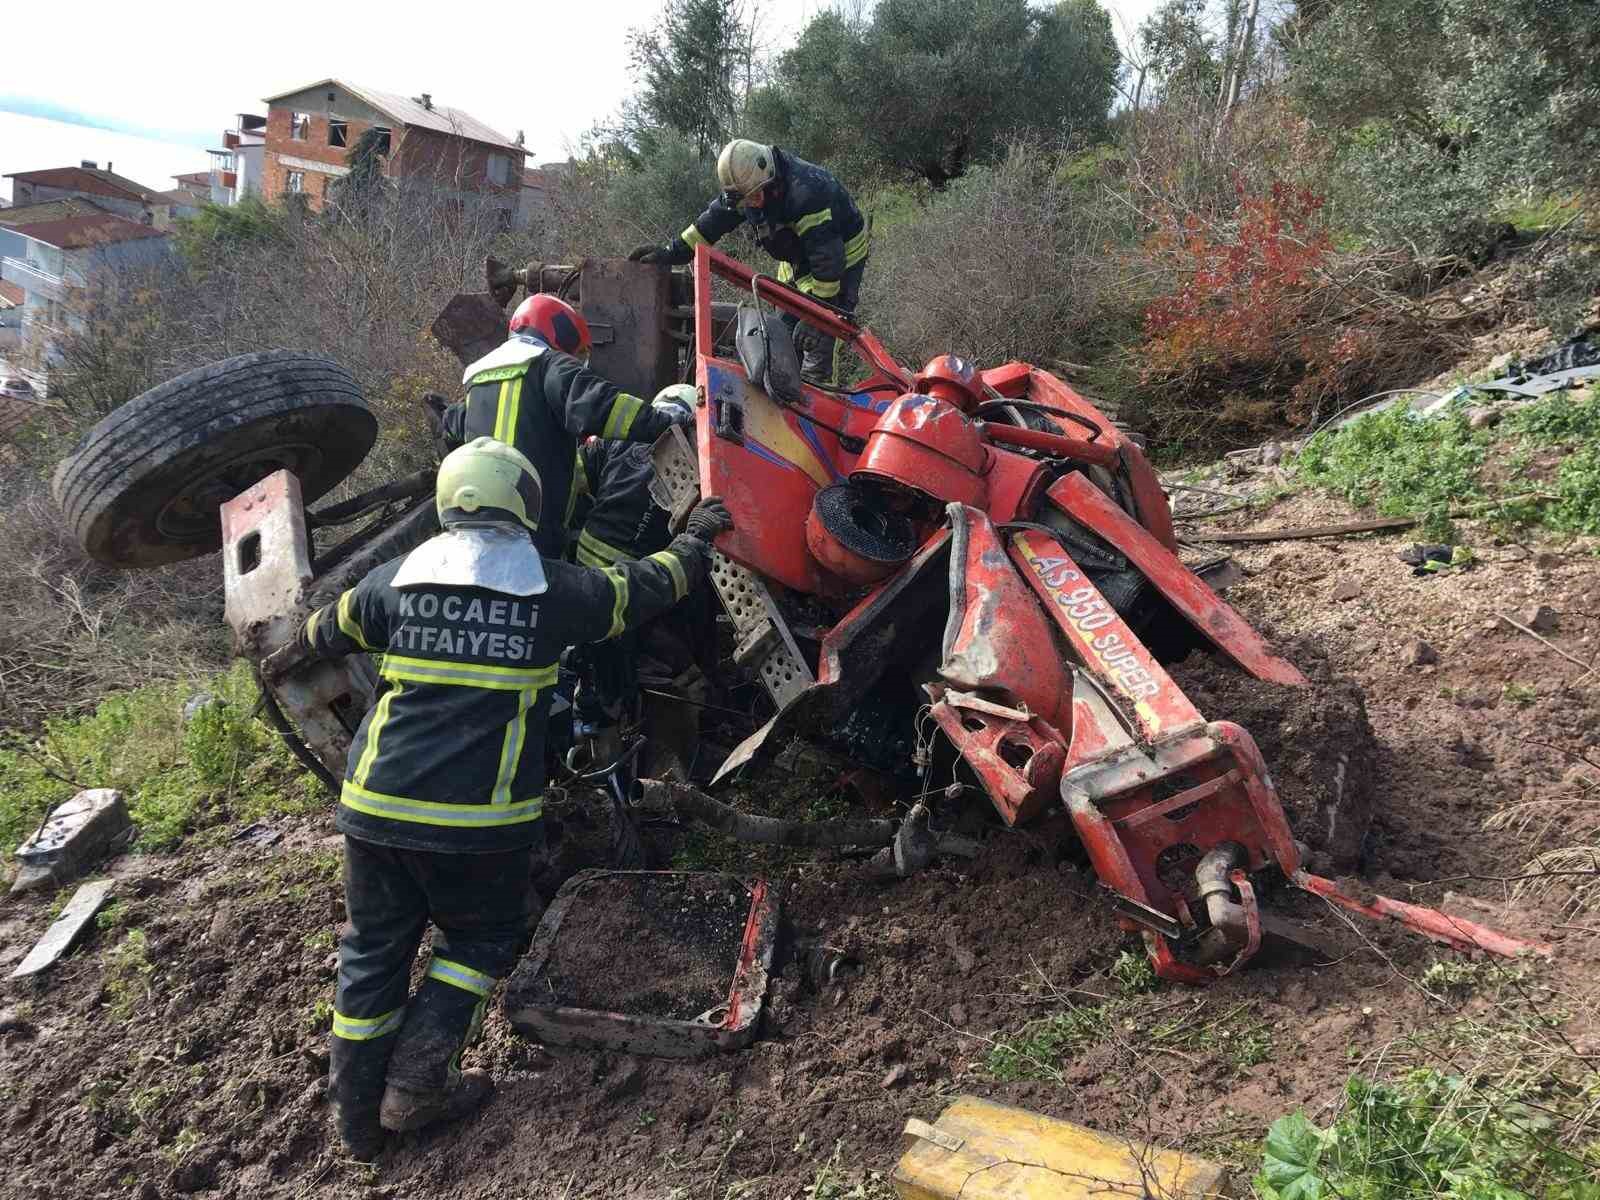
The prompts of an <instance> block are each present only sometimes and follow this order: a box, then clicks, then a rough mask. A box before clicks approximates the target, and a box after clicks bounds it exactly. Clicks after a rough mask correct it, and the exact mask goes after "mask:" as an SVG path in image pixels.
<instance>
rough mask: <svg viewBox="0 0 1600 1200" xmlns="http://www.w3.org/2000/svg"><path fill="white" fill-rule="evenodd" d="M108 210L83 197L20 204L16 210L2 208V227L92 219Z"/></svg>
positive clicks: (0, 211)
mask: <svg viewBox="0 0 1600 1200" xmlns="http://www.w3.org/2000/svg"><path fill="white" fill-rule="evenodd" d="M105 211H106V210H105V209H103V208H101V207H100V206H99V205H98V204H96V203H95V202H94V201H93V200H85V199H84V198H83V197H82V196H69V197H67V199H65V200H44V201H41V202H40V203H38V204H19V205H17V206H16V207H15V208H0V225H10V226H12V227H13V228H19V227H21V226H23V225H38V224H41V223H42V222H45V221H63V220H65V219H66V218H68V217H92V216H96V215H97V214H99V213H103V212H105Z"/></svg>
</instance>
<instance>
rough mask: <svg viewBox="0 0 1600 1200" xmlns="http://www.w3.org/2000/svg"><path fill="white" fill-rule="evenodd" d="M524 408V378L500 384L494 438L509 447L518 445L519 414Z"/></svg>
mask: <svg viewBox="0 0 1600 1200" xmlns="http://www.w3.org/2000/svg"><path fill="white" fill-rule="evenodd" d="M521 408H522V376H521V375H518V376H517V377H516V378H515V379H507V380H505V381H504V382H503V383H501V384H500V398H499V399H498V400H497V401H496V402H495V410H494V437H495V441H497V442H504V443H505V444H506V445H508V446H513V445H515V444H516V440H517V413H518V410H520V409H521Z"/></svg>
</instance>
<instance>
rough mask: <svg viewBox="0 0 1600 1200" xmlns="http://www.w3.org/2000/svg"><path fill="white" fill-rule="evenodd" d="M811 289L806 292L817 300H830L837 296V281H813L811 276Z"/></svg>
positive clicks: (809, 277)
mask: <svg viewBox="0 0 1600 1200" xmlns="http://www.w3.org/2000/svg"><path fill="white" fill-rule="evenodd" d="M806 278H808V279H810V280H811V287H810V288H808V289H807V290H808V291H809V292H810V293H811V294H812V295H813V296H816V297H817V298H818V299H819V300H832V299H833V298H834V297H835V296H837V295H838V294H839V281H838V280H837V279H814V278H812V277H811V276H809V275H808V276H807V277H806Z"/></svg>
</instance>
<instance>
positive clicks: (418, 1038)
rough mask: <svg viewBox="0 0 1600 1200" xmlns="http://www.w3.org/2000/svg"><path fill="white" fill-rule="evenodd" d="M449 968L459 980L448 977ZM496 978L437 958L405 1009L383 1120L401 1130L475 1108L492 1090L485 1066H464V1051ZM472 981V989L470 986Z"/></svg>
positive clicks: (449, 1118) (386, 1125)
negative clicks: (444, 976)
mask: <svg viewBox="0 0 1600 1200" xmlns="http://www.w3.org/2000/svg"><path fill="white" fill-rule="evenodd" d="M441 972H443V973H445V974H452V975H454V974H461V975H462V976H463V978H462V980H461V981H458V982H455V983H445V982H443V981H442V980H441V978H440V974H441ZM494 983H495V981H494V979H493V978H492V977H490V976H487V975H481V974H479V973H478V972H476V971H472V970H471V969H470V968H468V967H464V966H463V965H461V964H459V963H446V962H444V961H442V960H441V959H439V958H437V957H436V958H435V959H434V961H433V966H432V968H430V970H429V974H428V978H427V979H425V980H424V981H423V984H422V987H421V988H420V989H419V990H418V992H417V998H416V999H415V1000H414V1001H413V1002H412V1003H411V1005H410V1006H409V1007H408V1008H407V1009H406V1023H405V1025H404V1026H403V1027H402V1028H401V1030H400V1041H399V1043H398V1044H397V1045H396V1046H395V1048H394V1054H393V1056H392V1057H391V1058H390V1060H389V1078H388V1085H387V1086H386V1087H385V1088H384V1091H383V1104H382V1106H381V1108H380V1110H379V1120H380V1121H381V1122H382V1124H383V1127H384V1128H385V1129H388V1130H391V1131H393V1132H395V1133H403V1132H406V1131H409V1130H413V1129H421V1128H422V1127H423V1126H424V1125H432V1124H434V1123H435V1122H438V1121H454V1120H456V1119H457V1118H459V1117H464V1116H466V1115H467V1114H468V1113H470V1112H473V1111H474V1110H475V1109H477V1108H478V1107H479V1106H480V1105H482V1104H483V1102H484V1101H485V1100H487V1099H488V1098H489V1096H490V1095H491V1094H492V1093H493V1092H494V1081H493V1080H492V1079H490V1078H489V1073H488V1072H487V1071H463V1070H461V1051H462V1050H463V1049H464V1048H465V1046H466V1044H467V1042H469V1041H470V1040H471V1039H472V1037H473V1035H474V1034H476V1033H477V1031H478V1027H479V1025H480V1024H481V1023H482V1021H483V1009H484V1005H485V1004H486V1003H487V997H488V994H489V992H490V990H492V988H493V987H494ZM468 984H470V985H471V988H472V990H468V987H467V985H468Z"/></svg>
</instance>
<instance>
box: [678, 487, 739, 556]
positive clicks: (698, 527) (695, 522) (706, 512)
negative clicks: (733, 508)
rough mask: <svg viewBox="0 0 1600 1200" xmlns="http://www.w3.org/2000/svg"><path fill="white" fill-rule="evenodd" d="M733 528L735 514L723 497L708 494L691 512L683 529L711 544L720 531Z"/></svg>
mask: <svg viewBox="0 0 1600 1200" xmlns="http://www.w3.org/2000/svg"><path fill="white" fill-rule="evenodd" d="M732 528H733V514H732V513H730V512H729V511H728V506H727V505H726V504H724V503H723V502H722V497H721V496H707V497H706V498H705V499H704V500H702V501H700V503H699V504H696V505H695V506H694V511H692V512H691V513H690V514H689V520H688V522H687V523H686V524H685V525H684V527H683V531H684V532H685V533H687V534H688V535H689V536H690V537H697V538H699V539H700V540H701V541H702V542H705V543H706V544H707V545H710V544H711V543H712V542H713V541H715V540H716V537H717V535H718V534H719V533H727V532H728V530H730V529H732Z"/></svg>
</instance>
